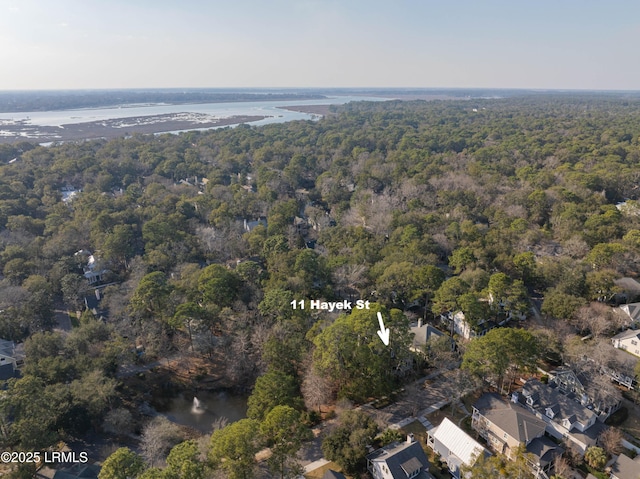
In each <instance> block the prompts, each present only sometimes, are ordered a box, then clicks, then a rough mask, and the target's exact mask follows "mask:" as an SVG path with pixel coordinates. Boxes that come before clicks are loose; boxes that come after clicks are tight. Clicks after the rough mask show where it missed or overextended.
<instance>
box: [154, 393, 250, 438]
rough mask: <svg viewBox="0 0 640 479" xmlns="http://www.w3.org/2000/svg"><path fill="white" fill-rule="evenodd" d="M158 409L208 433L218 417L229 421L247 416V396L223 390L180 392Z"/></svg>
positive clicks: (177, 421) (169, 416)
mask: <svg viewBox="0 0 640 479" xmlns="http://www.w3.org/2000/svg"><path fill="white" fill-rule="evenodd" d="M158 410H159V411H160V412H161V414H162V415H164V416H165V417H166V418H167V419H169V420H170V421H172V422H175V423H176V424H181V425H183V426H189V427H192V428H194V429H197V430H198V431H201V432H203V433H205V434H208V433H210V432H211V430H212V426H213V423H214V421H216V420H217V419H219V418H220V417H226V418H227V420H228V421H229V422H230V423H231V422H235V421H238V420H240V419H244V418H245V417H247V398H246V397H245V396H236V395H233V394H231V393H228V392H225V391H213V392H210V391H199V392H197V393H195V394H193V393H188V392H182V393H180V394H179V395H178V396H176V397H174V398H171V399H169V400H168V402H167V403H166V406H165V407H163V408H161V409H160V408H159V409H158Z"/></svg>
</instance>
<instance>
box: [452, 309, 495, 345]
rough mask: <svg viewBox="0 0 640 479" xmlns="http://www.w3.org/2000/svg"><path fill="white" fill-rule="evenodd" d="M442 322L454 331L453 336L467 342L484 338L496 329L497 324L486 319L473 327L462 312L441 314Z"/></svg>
mask: <svg viewBox="0 0 640 479" xmlns="http://www.w3.org/2000/svg"><path fill="white" fill-rule="evenodd" d="M440 320H441V321H442V322H443V323H444V324H447V327H448V329H449V331H452V333H453V334H457V335H458V336H460V337H462V338H464V339H467V340H469V339H473V338H476V337H479V336H484V335H485V334H487V332H488V331H490V330H491V329H493V328H495V327H496V323H495V322H493V321H488V320H485V319H482V320H480V321H478V324H477V325H476V326H472V325H471V324H470V323H469V321H467V319H466V318H465V316H464V313H463V312H462V311H457V312H456V313H451V312H448V313H444V314H441V315H440Z"/></svg>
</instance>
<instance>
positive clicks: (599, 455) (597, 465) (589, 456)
mask: <svg viewBox="0 0 640 479" xmlns="http://www.w3.org/2000/svg"><path fill="white" fill-rule="evenodd" d="M584 460H585V461H586V462H587V464H589V465H590V466H591V467H593V468H594V469H597V470H598V471H602V469H604V466H605V464H606V463H607V453H606V452H605V450H604V449H602V448H601V447H598V446H591V447H588V448H587V450H586V451H585V452H584Z"/></svg>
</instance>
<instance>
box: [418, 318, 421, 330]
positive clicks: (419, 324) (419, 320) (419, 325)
mask: <svg viewBox="0 0 640 479" xmlns="http://www.w3.org/2000/svg"><path fill="white" fill-rule="evenodd" d="M418 327H419V328H421V327H422V318H420V319H418Z"/></svg>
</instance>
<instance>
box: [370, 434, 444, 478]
mask: <svg viewBox="0 0 640 479" xmlns="http://www.w3.org/2000/svg"><path fill="white" fill-rule="evenodd" d="M367 469H368V470H369V472H370V473H371V475H372V476H373V478H374V479H413V478H416V479H434V478H433V476H432V475H431V474H429V461H428V460H427V455H426V454H425V453H424V451H423V450H422V446H421V445H420V443H418V442H417V441H416V440H415V439H414V437H413V434H409V435H408V436H407V440H406V441H404V442H402V443H398V442H394V443H392V444H389V445H388V446H385V447H383V448H380V449H378V450H377V451H374V452H372V453H371V454H369V455H368V456H367Z"/></svg>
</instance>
